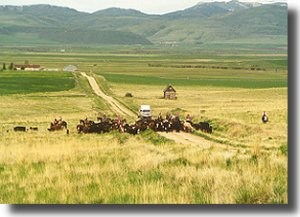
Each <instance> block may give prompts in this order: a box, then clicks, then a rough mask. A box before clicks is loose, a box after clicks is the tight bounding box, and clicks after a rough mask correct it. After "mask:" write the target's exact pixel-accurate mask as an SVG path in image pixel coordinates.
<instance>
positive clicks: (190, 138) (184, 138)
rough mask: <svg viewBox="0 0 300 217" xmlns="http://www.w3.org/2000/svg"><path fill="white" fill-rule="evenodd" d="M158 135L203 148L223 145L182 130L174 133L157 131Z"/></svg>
mask: <svg viewBox="0 0 300 217" xmlns="http://www.w3.org/2000/svg"><path fill="white" fill-rule="evenodd" d="M159 135H161V136H163V137H165V138H167V139H170V140H174V141H175V142H176V143H181V144H184V145H196V146H201V147H203V148H210V147H212V146H214V147H216V146H222V147H224V145H222V144H219V143H216V142H213V141H209V140H206V139H204V138H202V137H200V136H196V135H193V134H189V133H184V132H180V133H176V132H172V133H165V132H159Z"/></svg>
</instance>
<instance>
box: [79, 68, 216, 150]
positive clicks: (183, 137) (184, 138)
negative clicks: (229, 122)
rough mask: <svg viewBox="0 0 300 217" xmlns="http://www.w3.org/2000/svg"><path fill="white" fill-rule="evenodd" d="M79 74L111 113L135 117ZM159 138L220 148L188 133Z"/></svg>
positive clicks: (90, 78) (94, 81)
mask: <svg viewBox="0 0 300 217" xmlns="http://www.w3.org/2000/svg"><path fill="white" fill-rule="evenodd" d="M81 74H82V75H83V76H84V77H86V78H87V79H88V81H89V83H90V86H91V87H92V89H93V91H94V92H95V94H96V95H97V96H100V97H101V98H103V99H104V100H105V101H106V102H107V103H109V104H110V106H111V108H112V110H113V111H115V112H116V113H117V114H120V115H123V116H129V117H131V118H133V117H135V116H136V114H134V113H133V112H132V111H130V110H129V109H127V108H126V107H125V106H123V105H122V104H120V103H119V102H118V101H116V100H115V99H114V98H113V97H111V96H108V95H106V94H105V93H104V92H103V91H102V90H101V89H100V88H99V86H98V84H97V82H96V80H95V78H93V77H91V76H88V75H87V74H86V73H85V72H81ZM159 134H160V135H161V136H164V137H165V138H167V139H170V140H174V141H175V142H176V143H181V144H190V145H197V146H202V147H204V148H210V147H211V146H213V145H214V146H216V145H218V146H220V144H218V143H215V142H211V141H208V140H206V139H204V138H202V137H200V136H195V135H192V134H189V133H184V132H180V133H175V132H173V133H162V132H160V133H159Z"/></svg>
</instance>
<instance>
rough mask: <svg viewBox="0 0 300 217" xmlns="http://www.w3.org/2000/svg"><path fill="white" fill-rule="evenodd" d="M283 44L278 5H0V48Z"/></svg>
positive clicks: (283, 17)
mask: <svg viewBox="0 0 300 217" xmlns="http://www.w3.org/2000/svg"><path fill="white" fill-rule="evenodd" d="M233 41H236V42H241V43H253V42H254V43H267V44H280V45H281V46H282V45H286V44H287V7H286V5H282V4H277V3H276V4H268V5H264V4H250V3H241V2H238V1H237V0H233V1H230V2H227V3H225V2H212V3H199V4H197V5H195V6H194V7H191V8H188V9H185V10H180V11H176V12H172V13H168V14H164V15H148V14H144V13H142V12H140V11H137V10H133V9H121V8H109V9H105V10H100V11H97V12H95V13H92V14H89V13H83V12H79V11H76V10H74V9H71V8H64V7H57V6H50V5H33V6H23V7H20V6H0V43H1V44H4V45H7V44H35V43H36V44H144V45H147V44H151V43H154V44H161V43H163V44H165V43H166V44H170V43H171V44H198V45H199V44H206V43H230V42H233Z"/></svg>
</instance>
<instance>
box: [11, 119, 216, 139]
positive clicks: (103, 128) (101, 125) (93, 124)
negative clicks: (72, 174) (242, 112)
mask: <svg viewBox="0 0 300 217" xmlns="http://www.w3.org/2000/svg"><path fill="white" fill-rule="evenodd" d="M76 129H77V132H78V133H83V134H88V133H109V132H111V131H119V132H120V133H129V134H132V135H136V134H139V133H141V132H143V131H145V130H147V129H151V130H153V131H155V132H172V131H176V132H180V131H183V132H188V133H191V132H193V131H194V130H201V131H203V132H206V133H212V127H211V126H210V125H209V123H207V122H200V123H193V122H192V121H190V119H188V120H185V121H181V120H180V117H179V115H176V116H172V115H169V114H167V115H166V118H165V119H163V118H162V116H161V115H159V116H158V118H157V119H153V118H141V119H139V120H137V121H136V122H135V123H132V124H129V123H127V121H126V119H123V120H122V119H121V118H120V116H117V117H116V119H111V118H108V117H106V116H105V115H104V116H103V117H98V118H97V121H92V120H88V119H87V118H86V119H84V120H80V121H79V124H78V125H77V127H76ZM28 130H31V131H38V128H37V127H30V128H28V129H27V128H26V127H24V126H16V127H14V131H16V132H26V131H28ZM61 130H67V134H69V129H68V124H67V122H66V121H63V120H62V118H60V119H59V120H56V119H55V120H54V122H52V123H50V128H48V131H50V132H53V131H61Z"/></svg>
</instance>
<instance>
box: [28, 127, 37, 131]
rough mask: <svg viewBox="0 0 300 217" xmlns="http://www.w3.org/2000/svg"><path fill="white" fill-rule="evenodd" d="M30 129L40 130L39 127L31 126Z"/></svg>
mask: <svg viewBox="0 0 300 217" xmlns="http://www.w3.org/2000/svg"><path fill="white" fill-rule="evenodd" d="M29 129H30V130H32V131H38V130H39V128H37V127H30V128H29Z"/></svg>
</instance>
